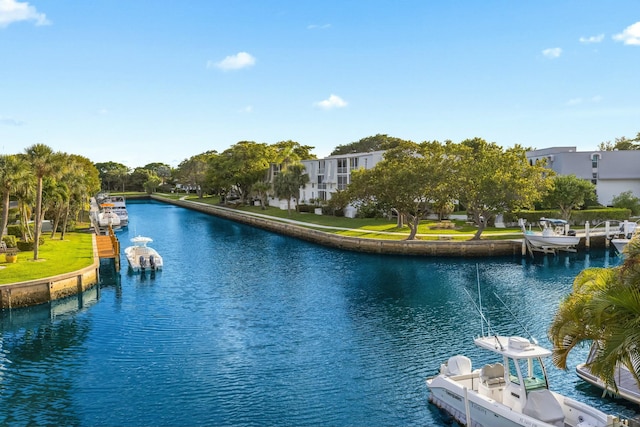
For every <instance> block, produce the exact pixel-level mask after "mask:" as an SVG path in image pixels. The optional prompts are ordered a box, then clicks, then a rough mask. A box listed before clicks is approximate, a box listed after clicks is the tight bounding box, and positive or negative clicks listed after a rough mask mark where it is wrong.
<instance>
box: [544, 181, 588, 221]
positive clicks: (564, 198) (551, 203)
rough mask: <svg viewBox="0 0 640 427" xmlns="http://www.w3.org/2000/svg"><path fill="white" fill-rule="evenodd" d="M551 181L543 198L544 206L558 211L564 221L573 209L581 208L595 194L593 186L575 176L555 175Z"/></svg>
mask: <svg viewBox="0 0 640 427" xmlns="http://www.w3.org/2000/svg"><path fill="white" fill-rule="evenodd" d="M551 179H552V187H551V189H550V190H549V193H548V194H547V196H546V197H545V204H546V205H547V206H548V207H550V208H558V209H560V215H561V216H562V219H565V220H568V219H569V218H571V211H572V210H573V209H577V208H580V207H582V206H583V205H584V203H585V201H586V200H587V199H589V198H591V199H593V194H595V192H596V187H595V185H593V184H592V183H591V182H590V181H587V180H586V179H582V178H578V177H577V176H575V175H557V176H554V177H552V178H551Z"/></svg>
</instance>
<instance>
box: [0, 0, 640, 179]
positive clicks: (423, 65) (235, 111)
mask: <svg viewBox="0 0 640 427" xmlns="http://www.w3.org/2000/svg"><path fill="white" fill-rule="evenodd" d="M639 69H640V2H638V0H609V1H600V0H575V1H563V0H539V1H517V0H502V1H496V0H477V1H470V0H457V1H455V0H451V1H446V0H441V1H437V0H415V1H413V0H389V1H385V0H358V1H354V0H337V1H334V0H323V1H315V0H275V1H269V0H225V1H222V0H190V1H184V0H183V1H169V0H155V1H142V0H141V1H137V0H136V1H131V0H128V1H119V0H91V1H77V0H33V1H29V2H25V1H18V0H0V150H1V153H4V154H10V153H19V152H22V151H23V150H24V148H25V147H28V146H30V145H32V144H35V143H43V144H47V145H49V146H50V147H52V148H53V149H54V150H56V151H64V152H67V153H73V154H80V155H83V156H85V157H88V158H89V159H91V160H92V161H94V162H105V161H116V162H120V163H124V164H125V165H127V166H130V167H136V166H143V165H145V164H147V163H151V162H164V163H168V164H170V165H172V166H177V165H178V163H180V162H181V161H182V160H184V159H186V158H189V157H191V156H193V155H195V154H199V153H202V152H204V151H207V150H217V151H219V152H221V151H223V150H225V149H227V148H229V147H230V146H231V145H233V144H235V143H236V142H238V141H243V140H249V141H256V142H265V143H269V144H272V143H275V142H278V141H282V140H289V139H291V140H294V141H298V142H299V143H301V144H304V145H310V146H313V147H315V149H314V150H313V152H314V154H316V155H317V156H318V157H324V156H327V155H329V153H330V152H331V151H332V150H333V149H334V148H335V147H336V146H338V145H341V144H348V143H350V142H353V141H357V140H359V139H361V138H364V137H367V136H371V135H375V134H378V133H382V134H388V135H391V136H394V137H398V138H403V139H410V140H413V141H416V142H420V141H424V140H440V141H444V140H447V139H450V140H453V141H454V142H459V141H462V140H464V139H466V138H472V137H481V138H484V139H486V140H487V141H491V142H496V143H497V144H499V145H501V146H503V147H509V146H513V145H514V144H521V145H524V146H526V147H535V148H545V147H551V146H566V145H570V146H577V147H578V149H579V150H595V149H596V148H597V146H598V144H599V143H601V142H603V141H613V140H614V139H615V138H616V137H621V136H625V137H629V138H633V137H635V135H636V134H637V133H638V132H640V78H639V77H638V76H639V75H640V71H639Z"/></svg>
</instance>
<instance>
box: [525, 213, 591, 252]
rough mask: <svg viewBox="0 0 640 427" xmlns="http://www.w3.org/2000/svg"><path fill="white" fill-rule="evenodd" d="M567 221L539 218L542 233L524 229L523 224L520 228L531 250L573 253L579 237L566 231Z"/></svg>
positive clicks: (573, 232)
mask: <svg viewBox="0 0 640 427" xmlns="http://www.w3.org/2000/svg"><path fill="white" fill-rule="evenodd" d="M567 225H568V223H567V221H565V220H563V219H552V218H541V219H540V227H541V228H542V231H532V230H531V229H530V228H529V229H526V228H525V226H524V222H521V226H522V229H523V233H524V238H525V239H526V241H527V244H528V245H529V246H530V247H531V249H532V250H537V251H542V252H555V251H557V250H565V251H575V250H576V246H577V245H578V244H579V243H580V237H579V236H576V233H575V231H574V230H568V227H567Z"/></svg>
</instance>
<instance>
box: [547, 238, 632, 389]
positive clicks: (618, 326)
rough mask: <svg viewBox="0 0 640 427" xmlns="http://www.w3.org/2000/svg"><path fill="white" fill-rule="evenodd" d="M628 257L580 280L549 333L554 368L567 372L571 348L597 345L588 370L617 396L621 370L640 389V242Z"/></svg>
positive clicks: (628, 251) (629, 249) (628, 250)
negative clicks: (622, 368)
mask: <svg viewBox="0 0 640 427" xmlns="http://www.w3.org/2000/svg"><path fill="white" fill-rule="evenodd" d="M625 251H626V255H625V261H624V263H623V264H622V265H621V266H619V267H615V268H589V269H586V270H584V271H582V272H581V273H580V274H579V275H578V276H577V277H576V279H575V281H574V284H573V291H572V293H571V294H569V295H568V296H567V297H566V298H565V300H564V301H562V302H561V303H560V306H559V308H558V311H557V313H556V315H555V316H554V319H553V322H552V324H551V327H550V329H549V339H550V340H551V342H552V343H553V347H554V350H553V362H554V364H555V365H556V366H558V367H560V368H562V369H566V367H567V357H568V355H569V353H570V351H571V350H572V349H573V348H575V347H576V346H577V345H578V344H581V343H583V342H589V341H590V342H594V343H595V344H596V347H597V353H596V357H595V358H594V360H593V361H592V362H591V363H590V365H589V369H590V370H591V372H592V373H593V374H594V375H596V376H598V377H599V378H601V379H602V380H603V381H604V382H605V383H606V384H607V385H608V386H610V387H612V388H613V389H614V390H616V389H617V386H616V384H615V381H614V378H615V377H614V374H615V370H616V366H618V365H624V366H626V367H627V368H628V369H629V371H630V372H631V373H632V375H633V376H634V378H635V380H636V382H638V384H640V375H639V374H640V269H638V266H640V238H634V239H633V240H631V241H630V242H629V243H628V244H627V248H626V249H625Z"/></svg>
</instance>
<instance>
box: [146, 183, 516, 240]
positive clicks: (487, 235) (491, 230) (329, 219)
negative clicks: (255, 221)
mask: <svg viewBox="0 0 640 427" xmlns="http://www.w3.org/2000/svg"><path fill="white" fill-rule="evenodd" d="M156 195H158V196H161V197H167V198H172V199H177V198H180V197H184V194H183V195H181V196H178V197H175V195H174V194H170V195H166V194H156ZM187 200H190V201H194V202H200V203H207V204H211V205H217V204H218V203H219V202H220V198H219V197H217V196H212V197H203V198H202V199H199V198H198V197H197V196H196V195H189V196H187ZM237 210H238V211H240V212H250V213H256V214H262V215H269V216H272V217H273V219H274V220H275V221H277V220H279V219H292V220H295V221H301V222H304V223H307V224H308V227H309V228H314V229H317V230H321V231H324V232H327V233H334V234H340V235H343V236H354V237H367V238H372V239H389V240H402V239H406V237H407V236H408V235H409V227H407V226H405V227H400V228H399V227H397V224H396V221H395V220H388V219H384V218H345V217H337V216H331V215H316V214H312V213H299V212H296V211H295V210H292V211H291V214H290V215H289V212H287V210H283V209H279V208H274V207H271V206H270V207H268V208H267V209H264V210H263V209H262V208H261V207H260V206H238V207H237ZM314 225H321V226H329V227H338V228H348V229H350V230H332V229H325V228H321V227H314ZM476 231H477V228H476V227H475V226H473V225H469V224H467V223H466V222H465V221H443V222H438V221H432V220H424V221H421V222H420V225H419V226H418V236H417V237H416V239H417V240H439V239H442V237H441V236H446V237H448V238H451V240H459V241H464V240H469V239H470V238H471V237H472V236H473V235H474V234H475V232H476ZM521 237H522V231H521V230H520V229H519V228H506V229H505V228H495V227H487V228H486V229H485V230H484V231H483V233H482V238H483V239H492V240H501V239H517V238H521Z"/></svg>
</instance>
